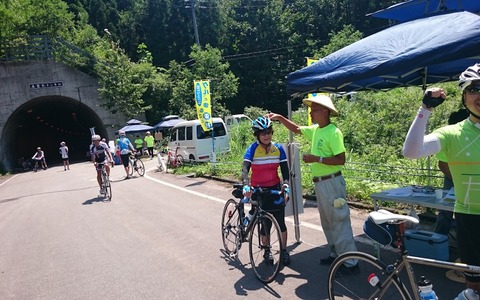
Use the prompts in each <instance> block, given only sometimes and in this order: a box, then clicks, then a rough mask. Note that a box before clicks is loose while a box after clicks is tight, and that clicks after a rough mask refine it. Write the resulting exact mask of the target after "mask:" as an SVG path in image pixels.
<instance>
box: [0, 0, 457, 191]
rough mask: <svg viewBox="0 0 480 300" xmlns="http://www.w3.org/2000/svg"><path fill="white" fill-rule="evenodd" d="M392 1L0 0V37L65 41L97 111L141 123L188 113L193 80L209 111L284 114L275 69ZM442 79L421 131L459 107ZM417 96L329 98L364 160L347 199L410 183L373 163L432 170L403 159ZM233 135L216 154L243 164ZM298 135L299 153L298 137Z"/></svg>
mask: <svg viewBox="0 0 480 300" xmlns="http://www.w3.org/2000/svg"><path fill="white" fill-rule="evenodd" d="M396 2H399V1H393V0H390V1H387V0H381V1H380V0H355V1H353V0H190V1H184V0H63V1H62V0H42V1H36V0H4V1H1V2H0V54H1V51H2V47H4V46H5V45H12V44H13V45H19V46H21V45H23V44H25V43H26V38H27V37H28V36H35V35H47V36H49V37H51V38H54V39H62V40H65V41H67V42H68V43H71V44H72V45H74V46H75V47H78V49H81V50H82V51H83V52H85V53H87V54H88V55H87V56H85V55H79V54H78V53H75V54H73V55H72V56H71V59H69V60H68V61H66V63H69V64H71V65H72V66H74V67H76V68H79V69H80V70H84V71H86V72H88V73H89V74H93V75H94V76H97V77H98V78H99V82H100V85H101V88H100V93H101V96H102V99H103V101H104V103H103V106H104V107H106V108H107V109H109V110H110V111H111V112H112V113H121V114H124V115H125V116H127V117H136V116H138V115H142V114H145V116H146V118H147V121H150V123H151V124H155V123H157V122H158V121H160V119H161V117H163V116H166V115H170V114H176V115H180V116H181V117H184V118H187V119H192V118H194V117H195V110H194V101H193V80H194V79H209V80H211V86H212V107H213V110H214V116H223V115H226V114H229V113H242V112H245V113H246V114H247V115H250V116H251V117H252V118H253V117H257V116H258V115H261V114H263V113H265V112H266V111H275V112H279V113H282V114H286V113H287V105H286V103H287V101H288V100H289V96H288V95H287V94H286V92H285V76H286V75H287V74H288V73H290V72H293V71H295V70H298V69H300V68H302V67H303V66H304V65H305V63H306V62H305V57H315V58H321V57H324V56H326V55H328V54H330V53H332V52H334V51H336V50H338V49H340V48H342V47H344V46H346V45H349V44H351V43H353V42H355V41H357V40H359V39H361V38H362V37H364V36H368V35H370V34H373V33H375V32H377V31H379V30H382V29H383V28H385V27H386V26H387V25H388V24H387V22H386V21H385V20H380V19H375V18H372V17H366V14H368V13H371V12H374V11H376V10H379V9H382V8H385V7H387V6H389V5H392V4H394V3H396ZM193 16H195V20H196V24H197V29H198V30H197V32H198V35H195V30H194V22H193ZM196 37H198V40H199V44H197V43H196ZM443 86H444V87H445V88H446V89H447V93H448V95H449V100H448V101H446V103H445V104H443V105H442V106H440V108H439V109H437V111H436V112H435V113H434V114H433V117H432V118H431V121H430V123H429V130H432V129H434V128H436V127H438V126H440V125H443V124H445V123H446V120H447V117H448V115H449V113H450V112H452V111H454V110H457V109H458V108H459V107H460V101H459V99H460V95H459V93H458V91H457V89H456V87H455V84H444V85H443ZM421 94H422V90H421V89H420V88H418V87H410V88H399V89H395V90H391V91H387V92H358V93H356V94H355V95H354V97H352V98H349V99H347V98H346V97H339V98H336V99H335V100H334V101H335V105H336V106H337V108H338V109H339V111H340V112H341V114H340V116H339V117H338V118H335V119H334V120H333V121H334V123H335V124H337V125H338V126H339V128H340V129H341V130H342V131H343V133H344V136H345V144H346V147H347V150H348V154H347V158H348V161H349V162H361V163H362V164H363V165H362V167H361V171H362V172H363V173H362V174H361V175H358V174H357V175H353V174H352V175H351V176H352V177H353V176H357V177H358V178H360V180H359V181H358V182H359V183H358V184H357V185H356V186H354V187H353V191H352V190H350V192H351V193H352V194H353V195H357V196H358V197H360V198H361V197H362V196H361V194H362V193H363V194H364V193H366V192H368V191H370V189H369V188H368V187H365V186H362V185H364V184H369V183H368V182H370V181H371V180H378V181H382V182H387V181H389V180H391V181H394V180H397V181H403V182H407V181H408V180H410V181H412V178H411V177H410V178H408V179H404V178H403V175H402V174H395V175H392V172H390V171H388V170H387V171H385V172H384V173H378V172H374V170H373V169H375V168H378V165H383V166H387V165H393V166H395V167H401V166H403V167H407V168H414V169H415V170H417V169H427V168H435V167H436V161H435V160H434V159H433V161H432V162H431V166H429V165H428V162H427V160H414V161H410V160H405V159H403V158H402V157H401V147H402V143H403V139H404V137H405V134H406V132H407V130H408V126H409V124H410V122H411V120H412V119H413V116H414V114H415V111H416V110H417V109H418V106H419V104H420V103H419V99H421ZM292 106H293V110H294V111H295V113H294V115H293V118H294V120H296V121H297V122H299V124H302V122H306V110H305V107H303V106H302V104H301V101H299V99H296V100H295V101H293V103H292ZM277 127H281V126H279V125H278V126H277ZM275 135H276V138H278V140H280V141H287V140H288V133H287V132H286V131H285V130H284V129H281V128H279V129H278V130H276V133H275ZM298 138H299V137H295V139H296V140H298ZM233 139H234V141H233V142H234V143H233V144H232V152H231V154H229V155H230V156H227V157H225V158H224V159H226V160H229V161H234V162H236V161H237V160H239V161H241V154H239V152H242V151H243V150H244V149H243V147H244V146H246V143H247V142H251V141H252V136H251V135H250V134H249V131H248V130H243V131H242V132H238V135H234V137H233ZM298 141H299V142H301V145H302V149H303V150H302V151H306V149H308V148H307V147H308V143H307V142H306V141H301V140H298ZM235 155H236V156H235ZM229 169H230V170H234V168H231V167H230V168H229ZM198 172H202V171H201V170H199V171H198ZM215 172H221V169H217V170H216V171H215ZM346 172H350V171H349V170H346ZM352 172H353V171H352ZM422 172H423V171H422ZM404 173H410V174H411V173H412V170H410V169H406V171H405V172H404ZM306 174H308V172H306ZM233 176H235V175H234V174H233ZM387 177H389V178H387ZM308 179H309V178H308V175H307V176H305V179H304V180H306V181H305V186H306V187H308V186H310V188H311V185H309V184H308ZM362 179H365V181H363V180H362ZM414 180H415V178H414ZM424 180H425V179H424V177H422V179H421V180H419V181H424Z"/></svg>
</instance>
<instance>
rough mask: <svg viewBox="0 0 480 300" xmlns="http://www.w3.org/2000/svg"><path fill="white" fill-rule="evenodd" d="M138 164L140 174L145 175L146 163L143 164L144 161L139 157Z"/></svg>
mask: <svg viewBox="0 0 480 300" xmlns="http://www.w3.org/2000/svg"><path fill="white" fill-rule="evenodd" d="M136 165H137V169H136V170H137V173H138V175H140V176H143V175H145V165H144V164H143V161H141V160H140V159H137V162H136Z"/></svg>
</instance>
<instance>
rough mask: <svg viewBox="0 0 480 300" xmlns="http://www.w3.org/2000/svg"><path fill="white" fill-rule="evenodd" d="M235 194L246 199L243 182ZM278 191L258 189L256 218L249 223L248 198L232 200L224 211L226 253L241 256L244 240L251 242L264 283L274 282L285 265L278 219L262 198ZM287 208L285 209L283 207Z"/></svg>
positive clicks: (256, 269) (253, 258) (257, 272)
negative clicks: (264, 205) (246, 220)
mask: <svg viewBox="0 0 480 300" xmlns="http://www.w3.org/2000/svg"><path fill="white" fill-rule="evenodd" d="M233 187H234V190H233V192H232V195H233V196H234V197H235V198H237V199H244V196H243V191H242V189H243V185H241V184H235V185H234V186H233ZM275 192H277V193H278V191H273V190H268V189H262V188H256V189H254V194H256V197H257V198H256V201H251V202H250V203H251V204H252V209H253V217H252V218H251V220H250V221H248V223H247V222H245V219H246V216H245V210H244V201H242V200H240V201H237V200H235V199H229V200H228V201H227V202H226V203H225V206H224V208H223V213H222V228H221V229H222V240H223V246H224V248H225V251H226V253H227V254H228V255H229V256H230V257H232V258H235V257H238V252H239V250H240V248H241V247H242V243H243V242H247V241H248V249H249V255H250V263H251V265H252V268H253V271H254V272H255V275H256V276H257V278H258V279H259V280H260V281H262V282H263V283H270V282H272V281H273V280H274V279H275V277H276V276H277V274H278V272H280V269H281V268H282V266H283V263H282V262H283V243H282V233H281V231H280V226H279V225H278V222H277V220H276V219H275V218H274V217H273V215H272V214H270V213H269V212H267V211H265V210H263V209H262V208H261V206H262V198H263V197H265V196H266V195H268V194H271V193H275ZM282 209H283V208H282Z"/></svg>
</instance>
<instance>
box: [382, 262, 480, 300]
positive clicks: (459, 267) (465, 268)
mask: <svg viewBox="0 0 480 300" xmlns="http://www.w3.org/2000/svg"><path fill="white" fill-rule="evenodd" d="M412 263H413V264H418V265H424V266H430V267H438V268H442V269H448V270H455V271H460V272H471V273H479V274H480V267H479V266H473V265H467V264H463V263H453V262H448V261H441V260H436V259H429V258H424V257H416V256H411V255H408V254H402V256H401V257H400V258H398V259H397V262H396V263H395V268H394V269H393V271H392V276H390V277H388V279H387V282H389V280H390V278H391V277H393V275H394V274H398V273H400V272H402V270H403V269H405V271H406V272H407V275H408V281H409V283H410V287H411V288H412V290H413V291H414V293H413V295H414V297H413V299H415V300H420V295H419V294H418V293H415V292H416V291H418V284H417V281H416V280H415V274H414V271H413V267H412V265H411V264H412ZM387 268H388V266H387ZM397 278H398V277H397ZM392 280H393V278H392ZM400 287H401V288H402V289H404V287H403V285H400ZM403 293H404V295H405V296H406V297H407V298H408V299H412V297H411V296H410V295H409V293H408V291H406V290H405V291H403Z"/></svg>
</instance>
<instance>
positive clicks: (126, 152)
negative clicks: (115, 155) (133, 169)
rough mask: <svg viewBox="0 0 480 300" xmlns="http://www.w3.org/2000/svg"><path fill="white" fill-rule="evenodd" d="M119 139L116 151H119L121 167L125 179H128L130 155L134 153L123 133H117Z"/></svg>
mask: <svg viewBox="0 0 480 300" xmlns="http://www.w3.org/2000/svg"><path fill="white" fill-rule="evenodd" d="M118 134H119V135H120V137H119V138H118V139H117V151H120V157H121V159H122V164H123V167H124V168H125V173H127V176H126V177H125V179H130V153H132V151H133V152H135V148H134V147H133V145H132V143H131V142H130V140H129V139H128V138H127V137H126V136H125V131H119V132H118Z"/></svg>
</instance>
